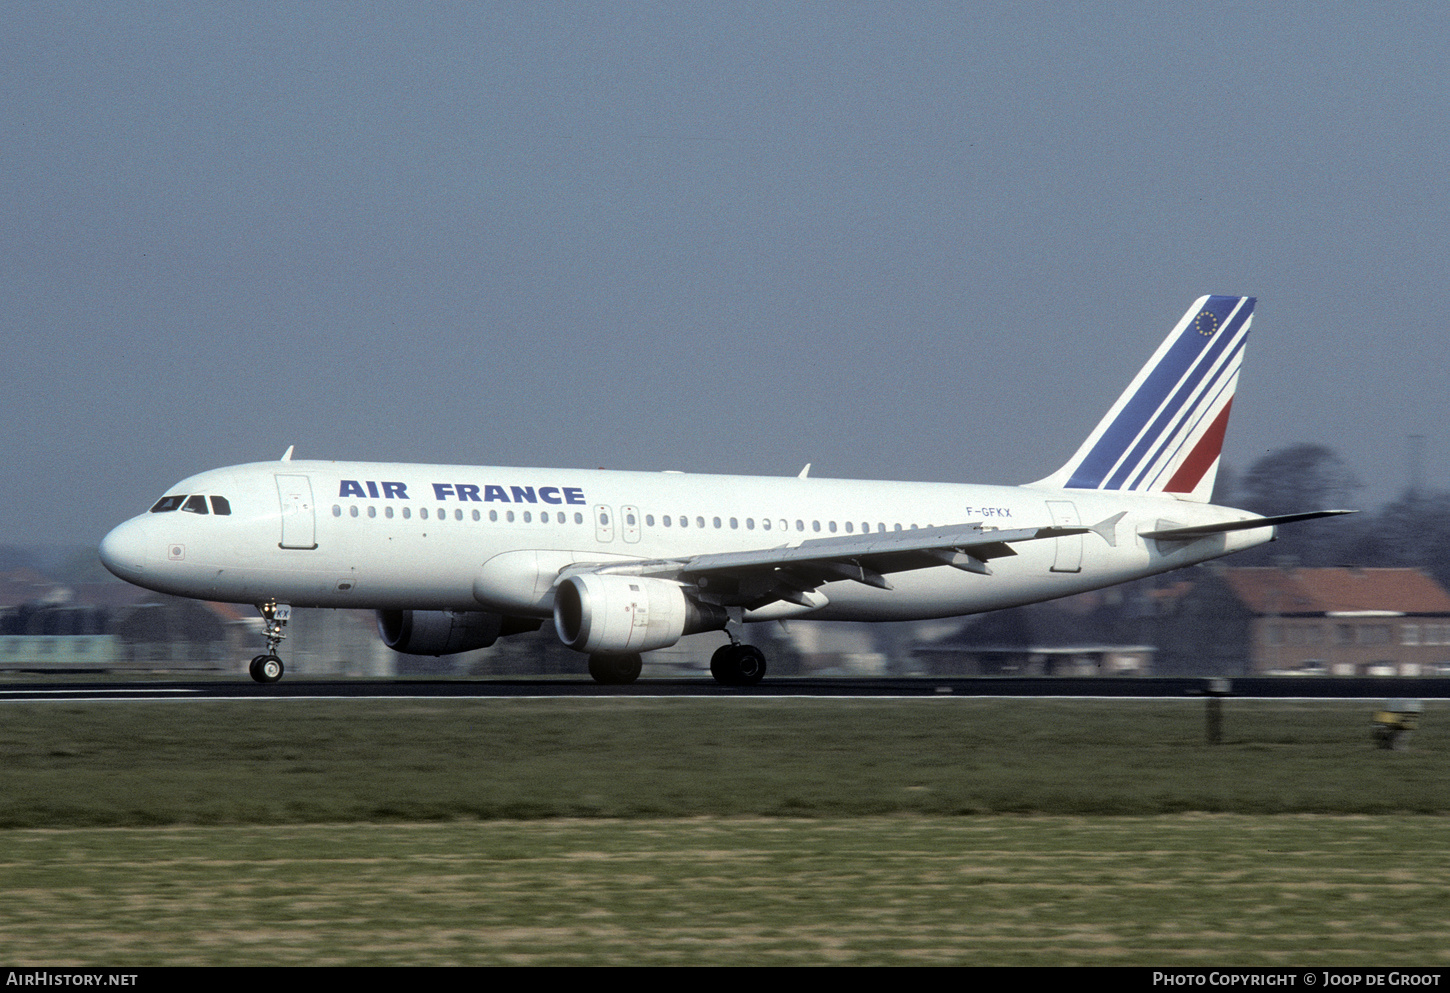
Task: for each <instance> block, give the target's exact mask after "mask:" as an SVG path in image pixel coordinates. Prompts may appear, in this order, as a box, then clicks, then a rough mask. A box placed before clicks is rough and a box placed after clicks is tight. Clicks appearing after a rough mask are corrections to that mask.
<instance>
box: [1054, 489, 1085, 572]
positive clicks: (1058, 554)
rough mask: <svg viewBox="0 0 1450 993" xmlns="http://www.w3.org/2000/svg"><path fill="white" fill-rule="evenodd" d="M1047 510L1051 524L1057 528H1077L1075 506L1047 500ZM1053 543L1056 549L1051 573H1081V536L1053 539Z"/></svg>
mask: <svg viewBox="0 0 1450 993" xmlns="http://www.w3.org/2000/svg"><path fill="white" fill-rule="evenodd" d="M1047 510H1048V513H1050V514H1052V523H1053V524H1054V525H1056V526H1057V527H1067V528H1075V527H1077V526H1078V517H1077V505H1076V504H1074V503H1072V502H1071V501H1069V500H1049V501H1047ZM1053 541H1054V542H1056V544H1057V548H1056V551H1055V553H1054V555H1053V559H1052V571H1053V572H1082V535H1080V534H1070V535H1067V536H1066V537H1064V538H1054V539H1053Z"/></svg>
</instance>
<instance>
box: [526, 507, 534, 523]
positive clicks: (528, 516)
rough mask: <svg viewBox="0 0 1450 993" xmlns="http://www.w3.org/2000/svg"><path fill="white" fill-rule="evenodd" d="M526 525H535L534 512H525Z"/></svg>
mask: <svg viewBox="0 0 1450 993" xmlns="http://www.w3.org/2000/svg"><path fill="white" fill-rule="evenodd" d="M524 523H525V524H532V523H534V514H533V512H532V511H529V510H526V511H524Z"/></svg>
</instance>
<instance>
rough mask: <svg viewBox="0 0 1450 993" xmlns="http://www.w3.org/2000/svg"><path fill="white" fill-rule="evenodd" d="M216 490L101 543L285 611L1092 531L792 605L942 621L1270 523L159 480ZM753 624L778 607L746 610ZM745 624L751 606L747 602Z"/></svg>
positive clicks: (903, 496) (874, 485)
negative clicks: (959, 534) (751, 557)
mask: <svg viewBox="0 0 1450 993" xmlns="http://www.w3.org/2000/svg"><path fill="white" fill-rule="evenodd" d="M167 492H168V493H169V494H176V495H203V496H206V497H208V498H209V497H211V496H220V497H223V498H224V499H225V504H223V506H225V507H228V508H229V509H230V513H228V514H218V513H216V512H215V509H214V508H215V507H216V506H217V505H216V503H215V502H212V503H210V504H202V506H204V507H206V508H207V509H208V511H209V512H208V513H206V514H200V513H195V512H191V511H188V510H186V509H181V508H178V509H172V510H164V511H161V512H156V511H152V512H149V513H144V514H141V515H139V516H137V517H134V518H132V519H131V520H129V521H126V522H125V523H123V524H121V525H120V526H118V527H117V528H116V529H115V530H114V531H112V532H111V533H110V534H109V535H108V536H107V537H106V539H105V541H104V542H103V544H102V548H101V555H102V559H103V561H104V562H105V563H106V565H107V567H108V568H110V569H111V571H112V572H114V573H116V574H117V575H118V576H121V577H122V578H124V579H126V580H128V581H129V582H132V583H135V584H137V585H139V586H144V587H147V588H149V589H153V590H158V591H161V592H166V593H174V594H178V595H181V596H188V597H196V598H201V599H207V600H216V601H223V602H235V603H262V602H264V601H267V600H276V601H278V602H284V603H290V604H292V605H293V606H299V607H356V608H367V609H419V610H487V611H495V612H498V613H503V614H508V615H514V616H532V617H546V616H548V615H549V614H550V612H551V610H552V605H553V591H554V584H555V581H556V580H557V578H558V576H559V572H560V570H561V569H565V568H568V567H570V566H571V565H575V564H585V563H595V564H604V563H619V562H627V561H629V560H659V559H688V558H690V557H692V556H698V555H704V554H710V553H719V552H738V551H748V550H754V549H769V548H778V547H781V546H791V547H793V546H795V545H798V544H800V543H801V542H802V541H807V540H811V539H817V538H827V537H832V536H839V537H845V536H850V535H859V534H861V533H862V532H863V530H869V531H870V532H872V533H876V532H879V531H881V530H885V531H888V532H890V531H895V530H898V529H900V530H908V529H911V528H923V527H929V526H942V525H954V524H963V523H968V522H981V523H982V524H985V525H989V526H995V527H997V528H1000V529H1002V530H1004V531H1005V530H1009V529H1020V528H1035V527H1044V526H1048V525H1054V524H1056V525H1068V526H1071V525H1079V524H1080V525H1082V526H1092V525H1095V524H1098V523H1099V522H1104V521H1107V520H1109V519H1111V518H1113V517H1114V515H1118V514H1123V515H1124V516H1122V517H1121V518H1120V519H1119V520H1117V521H1116V522H1115V523H1113V524H1112V525H1111V526H1109V527H1107V528H1105V529H1104V531H1103V532H1100V533H1087V534H1076V535H1070V536H1066V537H1053V538H1045V539H1041V540H1034V541H1022V542H1018V543H1016V544H1014V545H1013V546H1012V547H1013V550H1014V551H1015V552H1016V554H1015V555H1007V556H1003V557H999V558H994V559H992V561H991V564H990V575H983V574H979V573H976V572H969V571H963V570H962V569H958V568H952V567H949V566H940V567H932V568H923V569H916V570H912V571H906V572H897V573H893V574H892V575H891V576H890V577H889V578H890V585H891V587H892V588H891V589H889V590H887V589H879V588H875V587H873V586H870V585H867V584H865V583H861V582H854V581H846V580H842V581H839V582H831V583H828V584H827V585H825V586H823V587H821V588H820V590H819V593H820V594H821V596H822V597H823V598H824V600H825V601H826V602H825V603H824V604H822V605H819V606H813V607H811V608H810V609H803V608H793V609H792V613H791V616H798V617H807V618H812V619H819V620H852V621H882V620H908V619H915V618H931V617H947V616H955V615H960V614H969V613H975V612H979V611H984V610H994V609H997V608H1001V607H1009V606H1013V605H1017V604H1023V603H1032V602H1036V601H1040V600H1048V599H1052V598H1054V597H1060V596H1065V595H1068V594H1072V593H1077V592H1081V591H1084V590H1090V589H1095V588H1098V587H1102V586H1108V585H1112V584H1114V583H1120V582H1124V581H1127V580H1130V579H1135V578H1139V577H1142V576H1146V575H1151V574H1153V573H1158V572H1164V571H1167V570H1170V569H1175V568H1179V567H1181V566H1185V565H1191V564H1193V563H1196V562H1201V561H1205V560H1207V559H1212V558H1216V557H1218V556H1220V555H1225V554H1228V553H1229V552H1233V551H1238V550H1241V549H1244V548H1249V547H1251V546H1253V545H1257V544H1260V543H1262V542H1264V541H1268V540H1270V539H1271V538H1272V537H1273V529H1272V528H1271V527H1264V528H1255V529H1252V530H1242V531H1233V532H1228V533H1219V534H1212V535H1207V536H1204V537H1200V538H1197V539H1196V540H1185V541H1173V542H1165V541H1158V540H1154V539H1145V538H1143V537H1141V536H1140V534H1141V532H1145V531H1153V530H1155V529H1161V528H1164V527H1172V526H1186V525H1203V524H1211V523H1219V522H1223V521H1237V520H1245V519H1251V518H1254V517H1255V515H1252V514H1249V513H1247V512H1244V511H1239V510H1231V509H1228V508H1223V507H1216V506H1212V505H1208V504H1203V503H1194V502H1190V501H1185V500H1179V499H1175V498H1173V497H1170V496H1163V495H1156V494H1142V493H1136V492H1118V491H1101V490H1073V489H1058V488H1051V487H1043V486H1022V487H1008V486H974V485H958V484H948V483H903V482H872V481H858V480H838V479H811V478H774V477H756V476H712V475H693V474H684V473H668V472H665V473H657V472H615V471H606V470H577V469H520V468H497V467H480V466H435V465H414V464H390V463H371V462H323V461H281V462H265V463H252V464H249V465H241V466H233V467H229V468H224V469H215V470H212V471H209V472H203V473H200V474H198V475H195V476H192V477H190V478H188V479H185V480H182V481H181V482H180V483H178V484H176V486H174V487H172V488H171V489H170V490H168V491H167ZM757 616H758V617H760V618H762V619H763V618H764V617H766V616H775V615H757ZM745 619H746V620H750V619H756V618H753V617H752V616H750V615H749V614H747V615H746V617H745Z"/></svg>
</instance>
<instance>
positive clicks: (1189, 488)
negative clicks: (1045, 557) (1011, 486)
mask: <svg viewBox="0 0 1450 993" xmlns="http://www.w3.org/2000/svg"><path fill="white" fill-rule="evenodd" d="M1253 312H1254V298H1253V297H1223V296H1206V297H1200V298H1199V299H1198V300H1196V301H1195V302H1194V304H1193V306H1191V307H1189V308H1188V313H1186V314H1184V315H1183V319H1182V320H1181V321H1179V322H1178V324H1177V326H1176V327H1174V329H1173V330H1172V332H1170V333H1169V335H1168V337H1167V338H1166V339H1164V341H1163V344H1161V345H1159V346H1158V351H1156V352H1154V353H1153V357H1152V358H1151V359H1149V360H1148V364H1147V365H1145V366H1144V367H1143V368H1142V369H1141V370H1140V371H1139V372H1138V375H1137V376H1136V377H1135V378H1134V379H1133V382H1132V383H1131V384H1130V385H1129V386H1128V388H1127V389H1126V390H1125V391H1124V392H1123V395H1122V396H1120V397H1118V402H1117V403H1115V404H1113V406H1112V408H1111V409H1110V410H1109V411H1108V413H1107V416H1106V417H1104V418H1103V419H1102V420H1101V421H1100V422H1099V423H1098V426H1097V427H1095V428H1094V429H1093V432H1092V434H1090V435H1088V439H1087V441H1085V442H1083V444H1082V447H1081V448H1079V449H1078V450H1077V453H1076V454H1075V455H1073V457H1072V458H1071V459H1069V460H1068V462H1067V464H1066V465H1064V466H1063V467H1062V468H1061V469H1059V470H1057V472H1055V473H1053V474H1052V475H1051V476H1048V477H1047V478H1046V479H1041V480H1038V481H1037V482H1036V483H1034V484H1033V485H1035V486H1053V487H1058V488H1063V489H1075V490H1128V491H1134V492H1139V493H1162V494H1165V495H1169V496H1176V497H1179V498H1180V499H1184V500H1194V501H1197V502H1200V503H1207V502H1208V497H1209V494H1210V493H1211V492H1212V491H1213V481H1214V477H1215V476H1217V475H1218V461H1219V452H1220V450H1221V449H1222V448H1223V435H1224V429H1225V428H1226V427H1227V426H1228V413H1229V408H1230V407H1231V406H1232V405H1233V395H1234V389H1235V387H1237V385H1238V378H1239V366H1240V364H1241V363H1242V362H1243V357H1244V342H1245V341H1247V340H1248V335H1249V324H1250V322H1251V321H1252V319H1253Z"/></svg>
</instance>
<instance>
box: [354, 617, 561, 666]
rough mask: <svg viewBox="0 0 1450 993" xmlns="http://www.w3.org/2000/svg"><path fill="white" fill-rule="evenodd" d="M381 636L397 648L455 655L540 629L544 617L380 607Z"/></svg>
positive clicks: (379, 632)
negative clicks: (533, 617) (381, 608)
mask: <svg viewBox="0 0 1450 993" xmlns="http://www.w3.org/2000/svg"><path fill="white" fill-rule="evenodd" d="M377 613H378V637H379V638H382V639H383V644H385V645H387V646H388V647H389V648H391V649H392V650H393V651H395V652H403V653H405V654H408V655H453V654H456V653H457V652H471V651H473V650H474V649H475V648H487V647H488V646H489V645H492V644H493V643H494V642H495V641H497V640H498V639H499V638H500V637H503V636H504V635H510V634H518V633H520V632H522V631H535V630H538V628H539V625H540V624H542V623H543V622H542V621H537V620H533V619H531V618H527V617H503V616H501V615H499V614H490V613H486V612H484V611H481V610H380V611H378V612H377Z"/></svg>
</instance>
